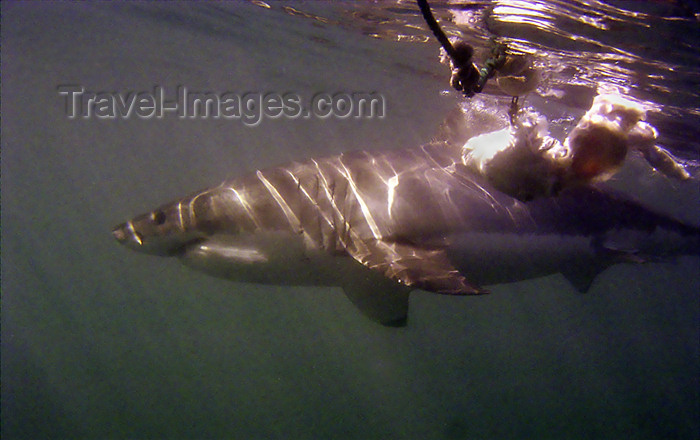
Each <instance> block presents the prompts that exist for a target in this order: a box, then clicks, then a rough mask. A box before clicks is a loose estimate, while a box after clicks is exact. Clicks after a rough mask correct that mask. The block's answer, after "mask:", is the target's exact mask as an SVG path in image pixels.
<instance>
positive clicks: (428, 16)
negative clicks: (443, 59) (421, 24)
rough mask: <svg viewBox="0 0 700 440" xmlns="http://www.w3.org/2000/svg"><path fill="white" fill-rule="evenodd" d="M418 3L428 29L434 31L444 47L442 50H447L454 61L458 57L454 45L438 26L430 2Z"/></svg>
mask: <svg viewBox="0 0 700 440" xmlns="http://www.w3.org/2000/svg"><path fill="white" fill-rule="evenodd" d="M417 1H418V7H419V8H420V11H421V13H423V18H424V19H425V22H426V23H428V27H429V28H430V30H431V31H433V34H434V35H435V38H437V39H438V41H439V42H440V44H441V45H442V48H443V49H445V52H447V55H449V56H450V58H452V59H453V60H454V59H455V58H457V56H458V55H457V52H456V51H455V48H454V46H452V43H450V40H449V39H448V38H447V35H445V33H444V32H443V31H442V28H441V27H440V25H439V24H438V22H437V20H435V17H433V12H432V11H431V10H430V6H429V5H428V0H417Z"/></svg>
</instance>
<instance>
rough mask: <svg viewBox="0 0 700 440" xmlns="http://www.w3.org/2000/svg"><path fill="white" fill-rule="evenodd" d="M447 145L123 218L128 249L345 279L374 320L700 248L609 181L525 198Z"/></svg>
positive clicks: (583, 280)
mask: <svg viewBox="0 0 700 440" xmlns="http://www.w3.org/2000/svg"><path fill="white" fill-rule="evenodd" d="M459 157H460V156H459V151H457V150H456V149H455V148H453V147H450V146H449V145H448V144H445V143H436V144H428V145H425V146H423V147H421V148H418V149H412V150H403V151H389V152H355V153H350V154H343V155H340V156H335V157H329V158H323V159H311V160H308V161H306V162H294V163H291V164H288V165H286V166H282V167H275V168H270V169H267V170H262V171H257V172H256V173H254V174H252V175H249V176H245V177H242V178H238V179H234V180H231V181H227V182H224V183H222V184H221V185H219V186H216V187H213V188H210V189H207V190H204V191H202V192H199V193H196V194H194V195H192V196H190V197H186V198H184V199H181V200H178V201H175V202H173V203H170V204H167V205H163V206H161V207H159V208H157V209H155V210H153V211H152V212H150V213H147V214H144V215H141V216H138V217H136V218H134V219H132V220H131V221H129V222H126V223H124V224H122V225H119V226H117V227H116V228H115V229H114V231H113V234H114V236H115V237H116V238H117V239H118V240H119V241H120V242H121V243H123V244H125V245H127V246H128V247H130V248H132V249H134V250H138V251H142V252H146V253H151V254H155V255H161V256H178V257H180V259H181V260H182V261H183V262H184V263H185V264H187V265H188V266H191V267H194V268H195V269H198V270H202V271H204V272H206V273H209V274H211V275H215V276H219V277H226V278H231V279H235V280H238V281H244V282H255V283H267V284H285V285H330V286H333V285H335V286H341V287H343V289H344V290H345V292H346V294H347V295H348V296H349V297H350V299H351V300H352V301H353V303H355V304H356V305H358V307H360V309H361V310H362V311H363V312H364V313H365V314H367V315H368V316H370V317H371V318H372V319H374V320H376V321H378V322H381V323H383V324H387V325H401V324H403V323H405V319H406V313H407V310H408V292H409V291H410V290H412V289H424V290H427V291H431V292H435V293H440V294H455V295H465V294H481V293H486V290H484V289H483V288H482V287H481V286H482V285H486V284H497V283H502V282H509V281H517V280H522V279H527V278H533V277H537V276H543V275H547V274H551V273H557V272H559V273H562V274H564V275H565V276H567V278H568V279H569V280H571V281H572V282H573V283H574V285H575V286H577V287H578V288H579V289H581V290H586V289H587V288H588V286H590V284H591V282H592V281H593V279H594V278H595V276H596V275H597V273H599V272H600V271H601V270H603V269H604V268H606V267H608V266H609V265H611V264H615V263H617V262H626V261H629V262H641V261H646V260H648V259H649V258H650V257H656V256H661V257H665V256H670V255H675V254H681V253H693V254H697V250H698V241H699V238H698V237H699V236H700V234H699V232H698V228H695V227H691V226H687V225H684V224H682V223H680V222H678V221H676V220H674V219H672V218H669V217H667V216H664V215H662V214H657V213H655V212H653V211H651V210H649V209H647V208H645V207H644V206H642V205H641V204H638V203H636V202H634V201H632V200H629V199H627V198H625V197H624V196H622V195H620V194H617V193H615V192H613V191H611V190H603V189H599V188H595V187H587V186H586V187H572V188H568V189H567V190H565V191H563V192H562V193H561V194H560V195H559V196H557V197H550V198H540V199H536V200H534V201H531V202H527V203H525V202H522V201H519V200H516V199H514V198H512V197H509V196H507V195H505V194H503V193H500V192H498V191H496V190H494V189H493V188H492V187H490V186H489V185H488V183H487V182H485V181H484V180H483V179H482V178H480V177H479V176H476V175H474V174H473V173H471V172H470V171H469V170H468V169H467V168H466V167H465V166H464V165H462V163H461V162H460V160H459Z"/></svg>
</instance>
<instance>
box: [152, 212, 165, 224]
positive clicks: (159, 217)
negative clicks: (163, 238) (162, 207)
mask: <svg viewBox="0 0 700 440" xmlns="http://www.w3.org/2000/svg"><path fill="white" fill-rule="evenodd" d="M151 220H153V222H154V223H155V224H157V225H162V224H163V223H165V213H163V211H153V212H152V213H151Z"/></svg>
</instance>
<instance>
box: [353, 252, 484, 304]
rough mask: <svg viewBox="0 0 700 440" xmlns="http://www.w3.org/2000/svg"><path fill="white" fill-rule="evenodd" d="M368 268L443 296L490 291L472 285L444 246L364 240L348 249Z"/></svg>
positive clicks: (397, 280) (408, 284) (404, 283)
mask: <svg viewBox="0 0 700 440" xmlns="http://www.w3.org/2000/svg"><path fill="white" fill-rule="evenodd" d="M349 252H350V255H352V257H353V258H355V259H356V260H357V261H359V262H360V263H362V264H364V265H365V266H366V267H368V268H370V269H372V270H374V271H377V272H379V273H381V274H383V275H384V276H385V277H387V278H389V279H391V280H394V281H396V282H398V283H400V284H403V285H405V286H409V287H411V288H414V289H423V290H427V291H429V292H434V293H440V294H444V295H478V294H484V293H488V291H486V290H484V289H482V288H480V287H479V286H476V285H474V284H471V283H470V282H469V281H467V279H466V278H465V277H464V276H463V275H462V274H461V273H460V272H459V271H458V270H457V269H456V268H455V267H454V265H453V264H452V263H451V262H450V260H449V258H448V257H447V253H446V252H445V249H444V248H424V247H419V246H415V245H412V244H405V243H398V242H388V241H385V240H381V239H374V240H365V241H363V242H362V243H358V244H357V245H356V247H355V248H354V249H353V250H352V251H349Z"/></svg>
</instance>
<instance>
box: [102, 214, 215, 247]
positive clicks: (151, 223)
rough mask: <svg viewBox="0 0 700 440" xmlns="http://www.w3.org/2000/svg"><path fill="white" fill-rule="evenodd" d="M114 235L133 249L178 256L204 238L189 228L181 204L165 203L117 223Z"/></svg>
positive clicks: (113, 231)
mask: <svg viewBox="0 0 700 440" xmlns="http://www.w3.org/2000/svg"><path fill="white" fill-rule="evenodd" d="M112 235H113V236H114V238H116V239H117V241H118V242H119V243H121V244H123V245H124V246H126V247H128V248H129V249H132V250H135V251H138V252H143V253H145V254H150V255H158V256H174V255H178V254H179V253H181V252H182V250H183V249H184V248H185V247H186V246H188V245H191V244H194V243H196V242H197V241H198V240H199V239H200V238H201V233H198V232H197V231H194V230H192V229H191V228H187V227H186V226H185V222H184V221H183V218H182V208H181V206H180V204H171V205H165V206H162V207H159V208H156V209H154V210H153V211H151V212H148V213H145V214H141V215H138V216H136V217H134V218H133V219H131V220H129V221H127V222H125V223H122V224H120V225H118V226H116V227H115V228H114V229H113V230H112Z"/></svg>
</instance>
